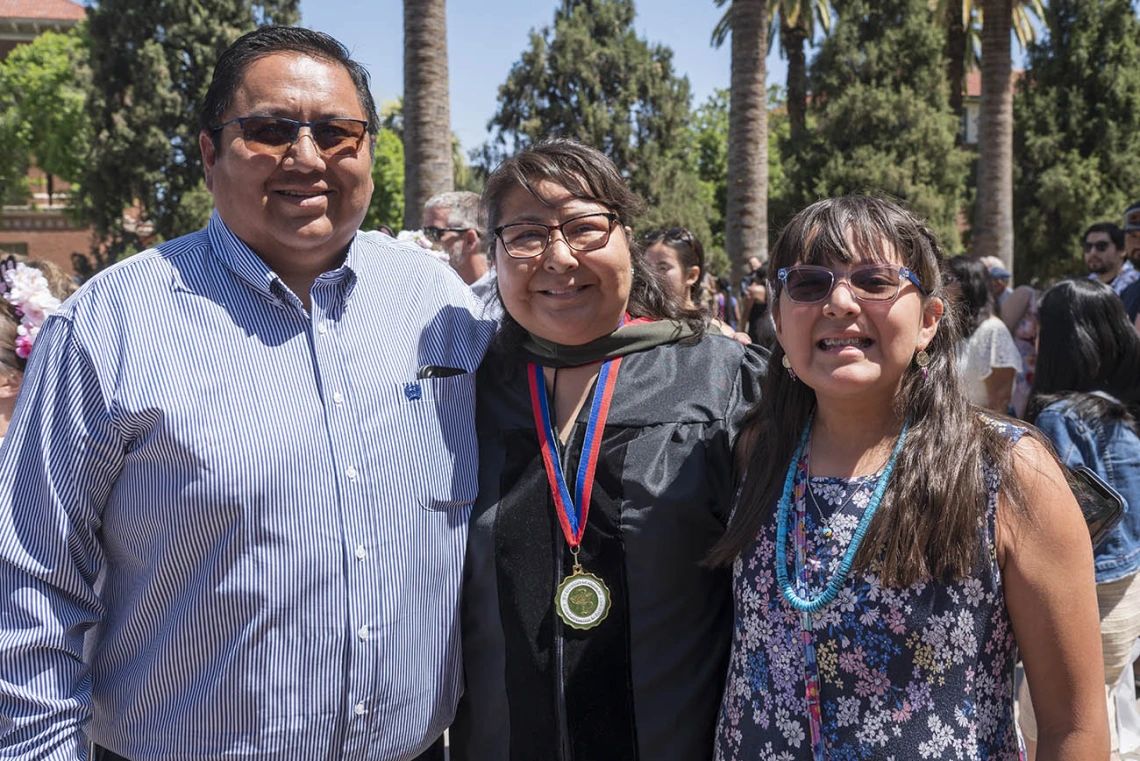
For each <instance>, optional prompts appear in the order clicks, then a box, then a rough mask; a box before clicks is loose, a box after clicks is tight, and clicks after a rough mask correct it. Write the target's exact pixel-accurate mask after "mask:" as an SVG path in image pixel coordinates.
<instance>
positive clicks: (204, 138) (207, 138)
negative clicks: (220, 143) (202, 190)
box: [198, 130, 218, 193]
mask: <svg viewBox="0 0 1140 761" xmlns="http://www.w3.org/2000/svg"><path fill="white" fill-rule="evenodd" d="M198 149H199V150H200V151H202V169H203V170H204V171H205V173H206V190H208V191H210V192H211V193H213V192H214V164H216V163H218V149H217V148H215V147H214V139H213V136H211V135H210V133H209V132H207V131H206V130H202V131H201V132H199V133H198Z"/></svg>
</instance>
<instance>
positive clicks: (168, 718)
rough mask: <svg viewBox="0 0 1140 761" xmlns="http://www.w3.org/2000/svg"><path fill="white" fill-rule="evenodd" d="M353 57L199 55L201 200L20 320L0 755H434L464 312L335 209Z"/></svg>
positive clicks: (449, 686)
mask: <svg viewBox="0 0 1140 761" xmlns="http://www.w3.org/2000/svg"><path fill="white" fill-rule="evenodd" d="M375 133H376V113H375V106H374V103H373V100H372V96H371V94H370V92H369V87H368V75H367V73H366V72H365V71H364V69H363V68H361V67H360V66H359V65H358V64H356V63H355V62H353V61H352V60H351V59H349V57H348V53H347V51H346V50H345V49H344V47H343V46H342V45H340V43H338V42H336V41H335V40H333V39H332V38H331V37H328V36H327V35H324V34H321V33H319V32H313V31H309V30H304V29H296V28H289V27H266V28H262V29H260V30H257V31H255V32H252V33H250V34H248V35H246V36H244V37H242V38H241V39H240V40H238V41H237V42H236V43H234V45H233V46H231V47H230V49H229V50H227V51H226V52H225V53H224V54H223V55H222V57H221V58H220V59H219V61H218V65H217V68H216V69H215V72H214V78H213V82H212V84H211V86H210V90H209V92H208V94H207V95H206V98H205V102H204V103H203V107H202V113H201V137H200V147H201V151H202V157H203V163H204V166H205V173H206V185H207V187H208V188H209V189H210V191H211V192H212V193H213V196H214V202H215V211H214V214H213V216H212V218H211V220H210V223H209V226H208V227H207V228H206V229H205V230H202V231H200V232H197V233H194V234H192V235H189V236H186V237H183V238H179V239H176V240H172V241H169V242H167V243H164V244H162V245H160V246H158V247H157V248H155V249H152V250H150V251H146V252H143V253H141V254H139V255H137V256H135V257H132V258H130V259H128V260H126V261H124V262H122V263H120V264H118V265H116V266H115V267H113V268H111V269H109V270H107V271H105V272H103V273H101V274H100V275H98V276H97V277H95V278H94V279H92V280H91V281H90V282H89V283H87V284H86V285H85V286H84V287H83V288H82V289H81V290H80V291H79V293H77V294H76V295H75V297H74V298H72V299H70V300H69V301H68V302H67V303H66V304H65V305H64V306H63V307H61V308H60V309H59V310H58V311H57V312H56V313H55V314H54V315H53V316H52V317H51V318H50V319H49V320H48V322H47V323H46V324H45V325H44V326H43V328H42V330H41V331H40V333H39V336H38V338H37V341H36V350H35V352H33V355H32V357H31V361H30V363H29V365H28V371H27V374H26V376H25V382H24V385H23V389H22V392H23V393H22V394H21V396H20V399H19V402H18V404H17V407H16V411H15V415H14V417H13V420H12V425H11V427H10V428H9V430H8V435H7V437H6V439H5V441H4V445H3V448H2V449H0V506H2V507H3V509H0V599H3V600H4V606H5V608H4V614H3V615H2V616H0V716H2V717H4V718H3V719H0V758H29V759H30V758H35V759H49V760H53V761H54V760H55V759H60V760H63V759H66V760H68V761H70V760H71V759H78V758H83V757H85V756H86V755H87V748H86V745H85V741H86V740H87V739H90V740H91V741H93V742H94V744H95V746H97V747H96V749H95V754H96V757H97V758H101V759H112V760H115V759H120V758H125V759H128V761H150V760H151V759H164V760H166V761H176V760H181V759H206V758H228V759H235V761H236V760H238V759H242V760H245V761H254V760H258V761H262V760H264V761H268V760H271V759H272V760H273V761H278V760H279V761H285V760H286V759H288V760H289V761H294V760H295V759H318V758H319V759H331V758H335V759H343V760H344V761H356V760H359V761H366V760H367V761H407V760H408V759H414V758H425V759H435V758H442V750H441V746H440V744H439V743H438V742H437V738H439V737H440V736H441V735H442V733H443V730H444V728H445V727H446V726H447V725H448V724H449V723H450V721H451V719H452V716H453V713H454V707H455V703H456V700H457V698H458V695H459V691H460V678H461V674H460V664H459V642H458V635H457V631H458V628H457V621H456V614H457V610H458V587H459V581H460V578H461V574H462V566H463V559H464V547H465V544H466V519H467V516H468V514H469V510H470V504H471V502H472V500H473V499H474V497H475V489H476V463H477V452H476V438H475V432H474V420H473V416H474V409H473V391H474V380H473V372H472V371H473V370H475V368H476V367H477V365H478V364H479V361H480V359H481V357H482V355H483V352H484V349H485V346H486V344H487V342H488V340H489V337H490V333H491V325H490V324H489V323H487V322H484V321H482V320H479V319H477V318H476V317H475V316H474V315H475V314H477V312H478V311H479V308H480V307H479V305H478V303H477V302H476V300H475V299H474V297H473V296H472V294H471V293H470V291H469V290H468V289H467V288H465V287H464V285H463V283H462V282H460V280H459V278H457V277H455V275H454V273H452V272H450V271H448V269H447V268H446V267H444V266H443V265H442V264H440V263H439V262H436V261H434V260H432V259H431V258H430V257H423V256H409V255H408V254H407V252H406V250H404V249H403V248H402V247H399V246H397V245H396V244H395V243H394V242H392V241H391V239H390V238H388V237H386V236H382V235H380V234H372V233H367V234H365V233H359V232H358V230H357V228H358V226H359V224H360V222H361V220H362V219H363V217H364V213H365V210H366V209H367V206H368V203H369V199H370V197H371V193H372V180H371V151H372V136H373V135H375Z"/></svg>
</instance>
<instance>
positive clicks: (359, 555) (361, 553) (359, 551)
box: [356, 544, 368, 560]
mask: <svg viewBox="0 0 1140 761" xmlns="http://www.w3.org/2000/svg"><path fill="white" fill-rule="evenodd" d="M367 556H368V551H367V550H366V549H364V545H363V544H358V545H356V559H357V560H364V558H365V557H367Z"/></svg>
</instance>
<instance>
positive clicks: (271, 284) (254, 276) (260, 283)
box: [206, 209, 362, 299]
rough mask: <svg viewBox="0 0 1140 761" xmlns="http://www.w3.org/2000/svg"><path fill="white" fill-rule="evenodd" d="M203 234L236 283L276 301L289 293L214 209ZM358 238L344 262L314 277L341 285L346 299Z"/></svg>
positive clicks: (353, 275) (355, 267)
mask: <svg viewBox="0 0 1140 761" xmlns="http://www.w3.org/2000/svg"><path fill="white" fill-rule="evenodd" d="M206 234H207V235H208V236H209V240H210V248H211V250H212V251H213V253H214V255H215V256H216V257H217V258H218V259H219V261H221V263H222V264H223V265H225V267H226V269H228V270H230V272H232V273H233V274H234V275H235V276H236V277H237V278H238V279H239V280H241V281H243V282H245V283H247V284H248V285H249V286H250V287H251V288H253V289H254V290H255V291H257V292H258V293H261V294H263V295H265V296H267V297H269V298H272V299H278V298H280V297H281V295H283V294H286V293H288V292H289V288H288V286H286V285H285V282H284V281H283V280H282V279H281V278H280V277H279V276H278V275H277V273H276V272H274V271H273V270H272V269H270V267H269V265H268V264H266V263H265V260H264V259H262V258H261V257H260V256H258V255H257V254H256V253H254V251H253V249H251V248H250V247H249V246H248V245H246V243H245V241H243V240H242V239H241V238H239V237H238V236H237V235H235V234H234V232H233V230H231V229H230V228H229V226H228V225H226V223H225V222H223V221H222V218H221V216H219V215H218V210H217V209H214V211H213V212H212V213H211V214H210V222H209V224H208V225H207V226H206ZM359 238H360V236H359V235H354V236H353V237H352V242H351V243H349V245H348V253H347V254H346V256H345V258H344V263H343V264H342V265H341V266H340V267H338V268H337V269H335V270H330V271H328V272H325V273H323V274H321V275H320V276H319V277H318V280H321V281H326V282H327V281H330V280H331V281H334V282H337V281H340V282H343V283H344V286H345V297H346V298H347V296H348V294H349V293H350V292H351V291H352V288H353V286H354V285H355V283H356V278H357V275H358V273H359V271H360V270H359V267H360V264H361V262H362V257H361V256H360V252H359V248H360V246H359Z"/></svg>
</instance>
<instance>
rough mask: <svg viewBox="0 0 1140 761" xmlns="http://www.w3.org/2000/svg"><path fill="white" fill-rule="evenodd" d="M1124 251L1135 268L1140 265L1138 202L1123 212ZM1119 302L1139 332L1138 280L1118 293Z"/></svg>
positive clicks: (1139, 214)
mask: <svg viewBox="0 0 1140 761" xmlns="http://www.w3.org/2000/svg"><path fill="white" fill-rule="evenodd" d="M1124 250H1125V257H1126V258H1127V259H1128V261H1130V262H1132V264H1133V265H1134V266H1135V265H1136V264H1140V201H1137V202H1136V203H1134V204H1132V205H1131V206H1129V207H1128V209H1127V210H1126V211H1125V212H1124ZM1120 300H1121V301H1123V302H1124V308H1125V310H1126V311H1127V312H1128V318H1129V319H1130V320H1132V322H1133V323H1135V325H1136V331H1137V332H1140V280H1137V281H1136V282H1135V283H1133V284H1132V285H1130V286H1128V287H1127V288H1125V289H1124V290H1123V291H1122V292H1121V293H1120Z"/></svg>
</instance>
